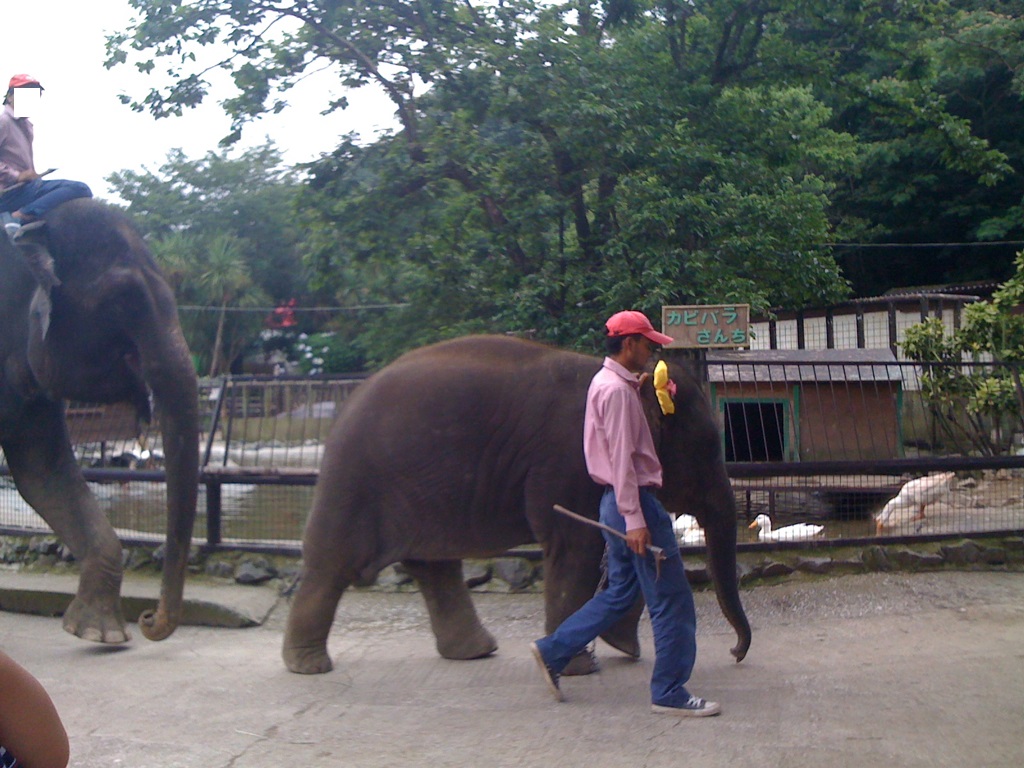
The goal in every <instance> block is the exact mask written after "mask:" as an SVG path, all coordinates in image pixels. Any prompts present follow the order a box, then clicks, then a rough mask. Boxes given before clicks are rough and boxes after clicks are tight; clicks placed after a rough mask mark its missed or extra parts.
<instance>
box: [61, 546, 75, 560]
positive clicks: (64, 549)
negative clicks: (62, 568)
mask: <svg viewBox="0 0 1024 768" xmlns="http://www.w3.org/2000/svg"><path fill="white" fill-rule="evenodd" d="M57 557H59V558H60V560H61V562H62V563H73V562H75V556H74V555H73V554H72V552H71V549H70V548H69V547H68V545H67V544H61V545H60V549H58V550H57Z"/></svg>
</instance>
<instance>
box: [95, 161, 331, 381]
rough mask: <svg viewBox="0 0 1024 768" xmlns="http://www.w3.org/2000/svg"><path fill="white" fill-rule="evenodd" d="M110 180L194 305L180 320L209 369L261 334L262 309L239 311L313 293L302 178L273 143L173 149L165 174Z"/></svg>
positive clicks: (222, 366)
mask: <svg viewBox="0 0 1024 768" xmlns="http://www.w3.org/2000/svg"><path fill="white" fill-rule="evenodd" d="M108 181H109V182H110V184H111V186H112V188H113V189H114V190H115V191H117V192H118V193H119V194H120V195H121V197H123V198H124V199H126V200H129V201H131V202H130V203H129V206H128V210H129V212H130V213H131V214H132V215H133V216H134V218H135V220H136V221H137V222H138V223H139V226H140V228H141V229H142V230H143V232H144V233H145V234H146V236H147V239H148V241H149V243H150V246H151V248H152V249H153V251H154V253H155V254H156V256H157V258H158V260H159V261H160V263H161V266H162V267H163V269H164V270H165V272H167V273H168V275H169V278H170V280H171V283H172V285H173V286H174V287H175V293H176V296H177V298H178V302H179V304H181V305H184V306H187V307H191V308H190V309H187V310H184V311H183V312H182V327H183V329H184V331H185V334H186V337H187V338H188V341H189V345H190V346H191V347H192V349H193V350H201V353H200V355H199V356H200V358H201V360H202V362H203V369H204V370H209V371H210V372H211V375H213V374H215V373H221V372H223V371H225V370H227V368H228V367H230V366H231V365H232V364H233V362H234V361H235V360H236V358H237V357H238V356H239V355H241V354H242V353H243V351H244V350H245V349H246V348H247V347H248V346H249V345H251V344H253V343H254V342H255V341H256V339H257V338H258V334H259V331H260V328H261V327H262V322H263V318H264V315H263V314H261V313H259V312H253V313H244V312H241V311H240V310H243V309H244V308H246V307H249V308H252V309H256V308H258V307H267V306H268V305H269V304H271V303H282V302H284V301H286V300H288V299H291V298H298V299H301V300H303V302H304V303H305V302H313V301H315V299H314V298H313V295H312V294H310V293H309V291H308V288H307V286H308V279H307V276H306V270H305V268H304V267H303V263H302V255H301V251H300V243H299V238H298V230H297V227H296V226H295V223H294V222H295V197H296V194H297V191H298V189H299V184H298V181H297V178H296V173H295V172H294V171H292V170H290V169H288V168H286V167H285V166H284V165H283V163H282V161H281V156H280V152H279V151H278V150H277V149H276V148H275V147H274V146H273V144H271V143H269V142H268V143H266V144H264V145H263V146H261V147H256V148H252V149H249V150H246V151H244V152H242V153H240V154H239V155H238V156H237V157H232V156H230V154H229V152H228V151H227V150H225V151H223V152H221V153H212V152H211V153H208V154H207V155H206V156H205V157H202V158H200V159H197V160H193V159H190V158H188V157H186V156H185V154H184V153H183V152H182V151H181V150H175V151H172V152H171V153H170V154H169V155H168V157H167V162H166V163H165V164H164V165H163V166H161V168H160V170H159V172H158V173H152V172H149V171H131V170H123V171H120V172H119V173H115V174H113V175H112V176H110V177H109V179H108ZM205 307H211V308H212V309H213V311H214V312H215V315H212V316H211V315H208V314H207V313H206V311H205V309H203V308H205Z"/></svg>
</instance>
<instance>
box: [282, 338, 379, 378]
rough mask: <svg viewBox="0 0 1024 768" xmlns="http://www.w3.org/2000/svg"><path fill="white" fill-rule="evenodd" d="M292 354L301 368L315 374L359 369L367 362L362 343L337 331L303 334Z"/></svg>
mask: <svg viewBox="0 0 1024 768" xmlns="http://www.w3.org/2000/svg"><path fill="white" fill-rule="evenodd" d="M292 354H293V355H294V357H295V360H296V361H297V362H298V364H299V370H301V371H302V372H303V373H308V374H312V375H317V374H321V373H353V372H358V371H362V370H363V366H364V364H365V356H364V355H363V352H362V350H361V349H360V346H359V343H358V342H354V341H353V340H351V339H347V338H345V337H344V336H342V335H340V334H337V333H335V332H334V331H325V332H323V333H313V334H310V335H308V336H307V335H306V334H301V335H299V337H298V338H297V339H296V342H295V346H294V348H293V350H292Z"/></svg>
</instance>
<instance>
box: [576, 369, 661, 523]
mask: <svg viewBox="0 0 1024 768" xmlns="http://www.w3.org/2000/svg"><path fill="white" fill-rule="evenodd" d="M583 454H584V456H585V457H586V460H587V471H588V472H589V473H590V476H591V477H592V478H593V480H594V482H596V483H598V484H600V485H610V486H611V487H612V488H613V489H615V503H616V504H617V505H618V508H619V514H621V515H622V516H623V517H624V518H625V520H626V530H627V531H629V530H633V529H634V528H644V527H646V523H645V522H644V516H643V512H641V510H640V489H641V488H643V487H647V486H653V487H656V488H660V487H661V461H660V460H659V459H658V454H657V452H656V451H655V450H654V440H653V439H652V438H651V429H650V427H649V426H648V425H647V419H646V418H645V417H644V410H643V406H641V404H640V382H639V381H638V380H637V378H636V376H634V375H633V374H632V373H630V372H629V371H628V370H627V369H626V368H625V367H624V366H622V365H620V364H619V363H617V362H615V361H614V360H612V359H611V358H610V357H606V358H605V359H604V365H603V366H602V367H601V370H600V371H598V372H597V374H595V376H594V378H593V380H592V381H591V382H590V389H589V390H588V391H587V411H586V416H585V417H584V419H583Z"/></svg>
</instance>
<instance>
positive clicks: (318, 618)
mask: <svg viewBox="0 0 1024 768" xmlns="http://www.w3.org/2000/svg"><path fill="white" fill-rule="evenodd" d="M338 570H339V569H338V568H332V569H331V570H330V571H329V572H328V571H326V570H323V569H316V568H311V567H310V566H309V565H308V564H307V566H306V569H305V571H304V573H303V574H302V579H301V581H300V582H299V588H298V590H297V591H296V593H295V596H294V597H293V598H292V601H291V608H290V609H289V611H288V624H287V627H286V628H285V634H284V646H283V647H282V649H281V657H282V658H283V659H284V663H285V666H286V667H288V669H289V670H290V671H292V672H296V673H298V674H300V675H319V674H322V673H324V672H330V671H331V670H332V669H333V668H334V664H333V663H332V662H331V657H330V656H329V655H328V654H327V636H328V635H329V634H330V632H331V625H332V624H333V623H334V614H335V612H336V611H337V610H338V603H339V602H340V600H341V596H342V594H344V592H345V589H346V588H347V587H348V586H349V582H347V581H344V580H342V579H340V578H339V577H338Z"/></svg>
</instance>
